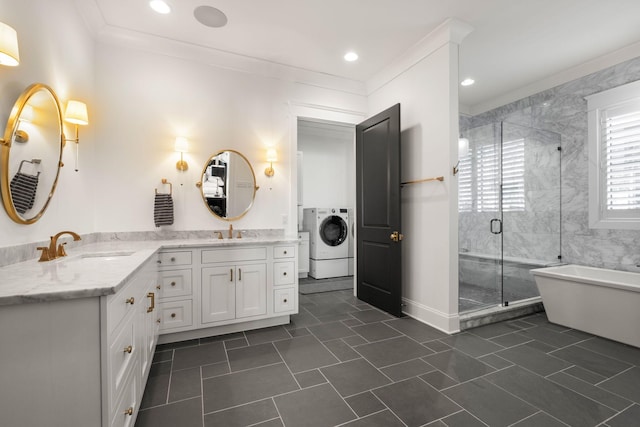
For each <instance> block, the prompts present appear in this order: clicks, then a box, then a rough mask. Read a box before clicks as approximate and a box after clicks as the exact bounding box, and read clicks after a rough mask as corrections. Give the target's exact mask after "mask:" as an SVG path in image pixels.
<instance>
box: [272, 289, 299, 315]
mask: <svg viewBox="0 0 640 427" xmlns="http://www.w3.org/2000/svg"><path fill="white" fill-rule="evenodd" d="M295 307H296V289H295V288H284V289H276V290H274V291H273V311H274V312H275V313H284V312H287V311H295Z"/></svg>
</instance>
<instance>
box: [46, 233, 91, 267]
mask: <svg viewBox="0 0 640 427" xmlns="http://www.w3.org/2000/svg"><path fill="white" fill-rule="evenodd" d="M64 234H69V235H70V236H71V237H73V240H74V241H78V240H81V237H80V235H78V234H77V233H74V232H73V231H61V232H59V233H58V234H56V235H55V236H51V240H50V242H49V247H45V246H43V247H39V248H38V249H39V250H41V251H42V254H41V255H40V260H39V261H51V260H54V259H56V258H60V257H63V256H67V252H66V251H65V250H64V246H63V245H65V244H66V243H61V244H59V245H58V238H60V236H62V235H64Z"/></svg>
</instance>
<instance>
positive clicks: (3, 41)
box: [0, 22, 20, 67]
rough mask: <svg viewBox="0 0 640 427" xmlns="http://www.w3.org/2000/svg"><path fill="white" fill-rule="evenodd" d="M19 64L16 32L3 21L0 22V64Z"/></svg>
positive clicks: (11, 65) (13, 65)
mask: <svg viewBox="0 0 640 427" xmlns="http://www.w3.org/2000/svg"><path fill="white" fill-rule="evenodd" d="M19 64H20V52H19V51H18V33H17V32H16V30H14V29H13V28H12V27H10V26H8V25H7V24H5V23H4V22H0V65H7V66H9V67H15V66H17V65H19Z"/></svg>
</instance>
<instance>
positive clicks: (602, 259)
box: [460, 57, 640, 272]
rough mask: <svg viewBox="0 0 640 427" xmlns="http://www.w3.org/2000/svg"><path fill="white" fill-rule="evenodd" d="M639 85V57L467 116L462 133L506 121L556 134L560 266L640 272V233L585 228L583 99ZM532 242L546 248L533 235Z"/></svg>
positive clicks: (537, 235) (586, 170)
mask: <svg viewBox="0 0 640 427" xmlns="http://www.w3.org/2000/svg"><path fill="white" fill-rule="evenodd" d="M637 80H640V57H638V58H634V59H631V60H628V61H626V62H623V63H621V64H618V65H615V66H612V67H609V68H607V69H604V70H601V71H598V72H596V73H593V74H590V75H588V76H585V77H582V78H579V79H576V80H573V81H571V82H568V83H565V84H562V85H560V86H557V87H554V88H552V89H549V90H546V91H543V92H540V93H537V94H535V95H532V96H529V97H527V98H523V99H520V100H518V101H515V102H513V103H510V104H507V105H504V106H502V107H498V108H496V109H494V110H491V111H488V112H485V113H482V114H479V115H476V116H473V117H469V116H462V117H460V129H461V132H462V133H463V134H464V132H465V130H468V129H471V128H477V127H479V126H484V125H489V124H494V123H499V122H500V121H506V122H509V123H513V124H517V125H520V126H526V127H530V128H534V129H540V130H545V131H551V132H555V133H557V134H559V135H560V138H561V141H560V142H561V147H562V154H561V163H562V166H561V172H562V180H561V205H560V206H561V212H562V215H561V218H560V227H561V228H560V230H561V239H562V245H561V248H560V249H561V253H562V261H563V262H567V263H575V264H582V265H588V266H594V267H602V268H612V269H617V270H624V271H634V272H638V271H640V267H637V266H638V265H639V264H640V230H603V229H590V228H589V226H588V199H589V189H588V143H587V102H586V100H585V98H584V97H585V96H587V95H591V94H594V93H598V92H601V91H603V90H607V89H611V88H613V87H617V86H620V85H623V84H626V83H630V82H633V81H637ZM533 235H535V236H536V239H541V240H544V242H542V241H538V242H537V243H534V242H533V241H529V242H528V241H526V240H522V241H521V242H520V243H519V244H520V245H529V246H535V245H536V244H543V245H544V244H547V245H548V243H549V242H548V241H547V240H548V239H547V237H545V236H544V234H540V233H535V234H532V236H533Z"/></svg>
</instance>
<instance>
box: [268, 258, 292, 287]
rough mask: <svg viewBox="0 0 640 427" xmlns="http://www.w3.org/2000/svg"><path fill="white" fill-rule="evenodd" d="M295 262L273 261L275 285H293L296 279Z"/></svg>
mask: <svg viewBox="0 0 640 427" xmlns="http://www.w3.org/2000/svg"><path fill="white" fill-rule="evenodd" d="M294 268H295V263H294V262H293V261H290V262H274V263H273V285H274V286H281V285H293V284H294V281H295V274H294V273H295V272H294V270H293V269H294Z"/></svg>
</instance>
